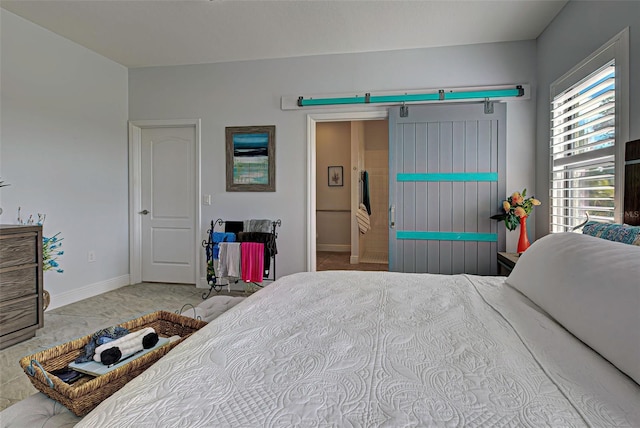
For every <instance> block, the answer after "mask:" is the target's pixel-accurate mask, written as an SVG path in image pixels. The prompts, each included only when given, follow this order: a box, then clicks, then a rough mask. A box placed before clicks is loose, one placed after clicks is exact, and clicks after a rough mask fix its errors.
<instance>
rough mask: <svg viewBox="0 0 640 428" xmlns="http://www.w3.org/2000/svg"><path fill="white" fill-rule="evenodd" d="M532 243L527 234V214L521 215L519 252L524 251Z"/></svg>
mask: <svg viewBox="0 0 640 428" xmlns="http://www.w3.org/2000/svg"><path fill="white" fill-rule="evenodd" d="M530 245H531V244H530V243H529V236H528V235H527V216H525V217H520V239H518V254H522V253H524V252H525V251H526V250H527V248H529V246H530Z"/></svg>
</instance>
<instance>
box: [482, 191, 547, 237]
mask: <svg viewBox="0 0 640 428" xmlns="http://www.w3.org/2000/svg"><path fill="white" fill-rule="evenodd" d="M538 205H540V201H539V200H537V199H536V198H534V197H533V196H530V197H528V198H527V189H524V190H523V191H522V193H520V192H514V193H513V194H512V195H511V196H509V197H508V198H507V199H505V200H504V201H502V208H503V209H504V213H503V214H496V215H492V216H491V218H492V219H494V220H498V221H500V220H504V224H505V226H506V227H507V229H509V230H515V229H516V227H518V224H520V219H521V218H523V217H527V216H528V215H529V214H531V211H533V207H534V206H538Z"/></svg>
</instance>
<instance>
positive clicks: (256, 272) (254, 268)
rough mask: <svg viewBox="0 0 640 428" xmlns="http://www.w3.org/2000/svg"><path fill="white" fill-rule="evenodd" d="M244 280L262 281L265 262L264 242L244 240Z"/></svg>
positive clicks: (242, 245)
mask: <svg viewBox="0 0 640 428" xmlns="http://www.w3.org/2000/svg"><path fill="white" fill-rule="evenodd" d="M240 248H241V252H242V256H241V257H242V258H241V260H242V280H243V281H246V282H262V271H263V266H264V265H263V262H264V244H262V243H259V242H243V243H242V244H241V247H240Z"/></svg>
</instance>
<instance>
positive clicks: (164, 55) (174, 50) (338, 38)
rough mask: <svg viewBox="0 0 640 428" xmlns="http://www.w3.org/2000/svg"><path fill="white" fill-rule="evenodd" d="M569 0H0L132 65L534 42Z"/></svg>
mask: <svg viewBox="0 0 640 428" xmlns="http://www.w3.org/2000/svg"><path fill="white" fill-rule="evenodd" d="M566 3H567V1H566V0H562V1H557V0H500V1H485V0H475V1H473V0H472V1H457V0H449V1H426V0H424V1H408V0H395V1H383V0H359V1H355V0H352V1H346V0H333V1H320V0H288V1H281V0H278V1H275V0H264V1H247V0H214V1H208V0H135V1H119V0H75V1H68V0H67V1H60V0H39V1H32V0H2V1H1V2H0V5H1V6H2V8H4V9H6V10H8V11H11V12H13V13H15V14H17V15H19V16H22V17H23V18H25V19H27V20H29V21H32V22H34V23H36V24H38V25H40V26H42V27H44V28H47V29H49V30H51V31H53V32H54V33H57V34H59V35H61V36H63V37H66V38H68V39H70V40H73V41H75V42H76V43H79V44H81V45H83V46H85V47H87V48H89V49H91V50H93V51H95V52H98V53H99V54H102V55H104V56H106V57H107V58H110V59H112V60H114V61H116V62H118V63H120V64H122V65H124V66H127V67H145V66H157V65H177V64H200V63H213V62H227V61H239V60H253V59H266V58H285V57H297V56H308V55H321V54H334V53H353V52H370V51H384V50H393V49H409V48H421V47H434V46H450V45H464V44H475V43H488V42H502V41H513V40H530V39H535V38H536V37H538V35H540V33H541V32H542V31H543V30H544V29H545V27H546V26H547V25H548V24H549V22H551V20H553V18H554V17H555V16H556V14H557V13H558V12H559V11H560V9H562V7H563V6H564V5H565V4H566Z"/></svg>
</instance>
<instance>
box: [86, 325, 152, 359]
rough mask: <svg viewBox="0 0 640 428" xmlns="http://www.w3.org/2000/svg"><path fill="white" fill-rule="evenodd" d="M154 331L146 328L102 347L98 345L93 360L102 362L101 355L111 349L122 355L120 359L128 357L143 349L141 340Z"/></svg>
mask: <svg viewBox="0 0 640 428" xmlns="http://www.w3.org/2000/svg"><path fill="white" fill-rule="evenodd" d="M155 332H156V331H155V330H154V329H153V328H152V327H146V328H143V329H142V330H138V331H134V332H133V333H129V334H127V335H126V336H122V337H121V338H119V339H116V340H112V341H111V342H107V343H105V344H103V345H100V346H98V347H97V348H96V352H95V355H94V356H93V360H94V361H97V362H99V363H100V362H102V359H101V354H102V352H103V351H106V350H107V349H111V348H114V347H117V348H118V349H120V352H121V353H122V357H126V356H129V355H131V354H133V353H136V352H138V351H141V350H142V349H143V346H142V338H143V337H145V336H146V335H147V334H151V333H155Z"/></svg>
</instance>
